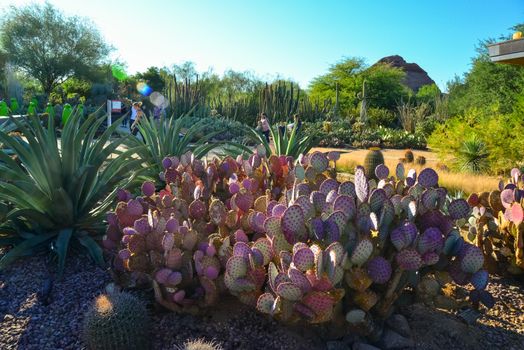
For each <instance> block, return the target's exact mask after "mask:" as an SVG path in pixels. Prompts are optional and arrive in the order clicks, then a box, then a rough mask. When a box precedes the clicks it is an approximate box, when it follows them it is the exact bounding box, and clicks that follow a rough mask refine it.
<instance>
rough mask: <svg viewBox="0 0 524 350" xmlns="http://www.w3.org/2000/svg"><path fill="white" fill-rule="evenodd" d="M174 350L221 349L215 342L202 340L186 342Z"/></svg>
mask: <svg viewBox="0 0 524 350" xmlns="http://www.w3.org/2000/svg"><path fill="white" fill-rule="evenodd" d="M175 349H176V350H222V349H223V347H222V346H221V345H220V344H219V343H217V342H215V341H205V340H204V339H196V340H188V341H187V342H185V343H184V345H182V346H178V347H176V348H175Z"/></svg>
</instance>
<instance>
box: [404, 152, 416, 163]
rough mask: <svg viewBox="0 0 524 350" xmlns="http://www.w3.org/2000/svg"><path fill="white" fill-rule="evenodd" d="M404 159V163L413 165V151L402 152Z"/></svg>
mask: <svg viewBox="0 0 524 350" xmlns="http://www.w3.org/2000/svg"><path fill="white" fill-rule="evenodd" d="M404 159H405V160H406V163H413V160H414V159H415V156H414V155H413V151H412V150H410V149H408V150H406V151H405V152H404Z"/></svg>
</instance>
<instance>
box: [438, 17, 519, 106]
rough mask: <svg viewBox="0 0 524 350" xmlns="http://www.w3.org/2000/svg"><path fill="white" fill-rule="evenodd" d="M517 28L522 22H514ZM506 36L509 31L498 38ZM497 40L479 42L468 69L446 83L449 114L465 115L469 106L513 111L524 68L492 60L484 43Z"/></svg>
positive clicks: (503, 38)
mask: <svg viewBox="0 0 524 350" xmlns="http://www.w3.org/2000/svg"><path fill="white" fill-rule="evenodd" d="M518 28H522V24H517V25H516V26H514V27H513V30H517V29H518ZM508 39H511V34H509V35H506V36H501V38H500V39H499V40H508ZM496 41H497V40H495V39H493V38H490V39H487V40H482V41H480V42H479V44H478V46H477V50H476V51H477V55H476V56H475V57H473V58H472V60H471V61H472V62H471V70H470V71H469V72H467V73H466V74H464V76H463V77H458V76H456V77H455V78H454V79H453V80H452V81H450V82H449V83H448V93H449V104H450V111H451V115H464V114H465V113H467V111H468V110H470V109H472V108H480V109H494V110H495V111H496V112H497V113H501V114H510V113H511V112H513V111H514V106H515V104H516V103H517V101H518V99H519V98H520V96H522V94H523V91H524V69H523V68H522V67H520V66H518V65H511V64H499V63H495V62H491V60H490V58H489V54H488V48H487V45H489V44H492V43H494V42H496Z"/></svg>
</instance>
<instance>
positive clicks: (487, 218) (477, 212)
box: [466, 168, 524, 274]
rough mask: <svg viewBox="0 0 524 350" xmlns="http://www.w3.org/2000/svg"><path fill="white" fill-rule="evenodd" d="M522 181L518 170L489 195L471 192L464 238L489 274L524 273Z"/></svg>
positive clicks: (523, 185) (513, 171) (523, 194)
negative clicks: (483, 261) (480, 254)
mask: <svg viewBox="0 0 524 350" xmlns="http://www.w3.org/2000/svg"><path fill="white" fill-rule="evenodd" d="M523 198H524V179H523V177H522V174H521V172H520V170H519V169H517V168H514V169H512V170H511V177H510V179H509V180H508V181H507V182H506V183H504V182H501V183H500V185H499V188H498V189H495V190H493V191H492V192H489V193H488V192H483V193H479V194H477V193H473V194H471V195H470V197H469V198H468V200H467V203H468V204H469V206H470V207H471V209H472V210H471V216H470V217H469V220H468V224H469V225H468V229H467V234H466V236H467V238H468V240H469V241H470V242H471V243H473V244H474V245H476V246H477V247H479V248H480V250H481V251H482V252H483V254H484V258H485V260H486V264H487V267H488V269H489V271H490V272H498V273H506V272H508V273H510V274H523V273H524V224H523V221H524V209H523V208H524V201H523Z"/></svg>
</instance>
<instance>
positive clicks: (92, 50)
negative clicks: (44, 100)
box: [0, 3, 109, 94]
mask: <svg viewBox="0 0 524 350" xmlns="http://www.w3.org/2000/svg"><path fill="white" fill-rule="evenodd" d="M0 32H1V33H0V42H1V45H2V48H3V50H5V52H6V53H7V55H8V59H9V61H10V62H11V63H12V64H14V65H15V66H17V67H18V68H20V69H21V70H23V71H24V72H26V73H27V74H29V75H30V76H32V77H34V78H35V79H37V80H38V81H39V82H40V84H41V85H42V88H43V90H44V92H45V93H47V94H49V93H50V92H51V91H52V90H53V88H54V87H55V86H56V85H57V84H59V83H61V82H64V81H65V80H67V79H68V78H71V77H72V76H75V77H77V78H81V77H88V76H89V75H90V74H91V73H92V71H93V70H94V69H96V68H97V67H98V65H99V64H100V63H102V61H103V60H104V59H105V58H106V56H107V54H108V52H109V47H108V46H107V45H106V44H105V43H104V41H103V39H102V37H101V35H100V33H99V32H98V30H97V29H96V28H95V27H94V26H93V25H92V24H91V23H90V22H88V21H86V20H85V19H82V18H79V17H66V16H64V15H63V14H62V13H61V12H60V11H59V10H58V9H57V8H55V7H53V6H52V5H51V4H49V3H46V4H44V5H36V4H32V5H28V6H24V7H14V6H13V7H11V9H10V11H9V12H8V14H7V16H6V18H5V19H4V21H3V22H2V26H1V28H0Z"/></svg>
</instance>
